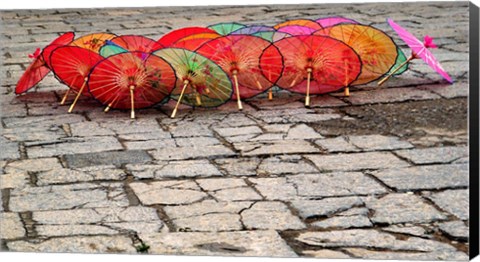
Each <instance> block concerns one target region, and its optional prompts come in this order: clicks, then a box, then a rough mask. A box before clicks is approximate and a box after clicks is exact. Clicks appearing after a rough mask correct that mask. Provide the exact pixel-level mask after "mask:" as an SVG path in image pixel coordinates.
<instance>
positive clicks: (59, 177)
mask: <svg viewBox="0 0 480 262" xmlns="http://www.w3.org/2000/svg"><path fill="white" fill-rule="evenodd" d="M36 177H37V185H40V186H43V185H50V184H61V183H72V182H88V181H96V180H123V179H125V178H126V177H127V174H125V172H124V171H123V170H122V169H117V168H115V166H96V167H95V168H89V169H88V170H75V169H68V168H62V169H53V170H50V171H46V172H40V173H38V174H36Z"/></svg>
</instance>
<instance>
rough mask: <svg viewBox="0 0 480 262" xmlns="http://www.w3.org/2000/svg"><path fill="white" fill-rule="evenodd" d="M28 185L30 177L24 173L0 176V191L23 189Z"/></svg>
mask: <svg viewBox="0 0 480 262" xmlns="http://www.w3.org/2000/svg"><path fill="white" fill-rule="evenodd" d="M29 183H30V177H29V176H28V174H27V173H24V172H14V173H7V174H1V175H0V189H5V188H24V187H25V186H27V185H28V184H29Z"/></svg>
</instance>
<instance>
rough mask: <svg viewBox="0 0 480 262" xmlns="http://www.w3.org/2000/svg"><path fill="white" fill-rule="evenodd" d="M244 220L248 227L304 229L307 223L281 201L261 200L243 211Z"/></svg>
mask: <svg viewBox="0 0 480 262" xmlns="http://www.w3.org/2000/svg"><path fill="white" fill-rule="evenodd" d="M241 216H242V221H243V224H244V225H245V227H247V228H248V229H255V230H257V229H275V230H288V229H303V228H305V227H306V226H305V224H304V223H303V222H302V221H301V220H300V219H299V218H298V217H296V216H294V215H293V214H292V213H291V212H290V210H289V209H288V207H287V206H286V205H285V204H284V203H281V202H274V201H260V202H256V203H255V204H253V205H252V206H251V207H250V208H248V209H245V210H243V211H242V213H241Z"/></svg>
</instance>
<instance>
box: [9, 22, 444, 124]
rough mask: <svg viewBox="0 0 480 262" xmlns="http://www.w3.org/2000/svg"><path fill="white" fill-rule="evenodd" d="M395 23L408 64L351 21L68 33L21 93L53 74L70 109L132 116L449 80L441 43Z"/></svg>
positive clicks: (41, 55)
mask: <svg viewBox="0 0 480 262" xmlns="http://www.w3.org/2000/svg"><path fill="white" fill-rule="evenodd" d="M388 23H389V24H390V26H392V28H393V29H394V30H395V31H396V32H397V33H398V35H399V36H400V38H401V39H402V40H404V41H405V42H406V44H407V45H408V46H409V47H410V48H411V54H410V56H409V57H407V56H406V55H405V54H404V53H403V52H402V50H401V49H400V48H399V47H398V46H397V45H396V44H395V43H394V41H393V40H392V38H391V37H390V36H388V35H387V34H386V33H385V32H383V31H381V30H379V29H377V28H374V27H372V26H368V25H363V24H360V23H358V22H356V21H354V20H352V19H347V18H343V17H327V18H321V19H318V20H308V19H297V20H289V21H286V22H283V23H280V24H277V25H275V26H273V27H269V26H263V25H248V26H247V25H243V24H239V23H220V24H215V25H212V26H209V27H187V28H181V29H177V30H174V31H172V32H169V33H167V34H165V35H163V36H162V37H161V38H160V39H158V40H157V41H155V40H153V39H150V38H147V37H144V36H140V35H122V36H117V35H114V34H110V33H94V34H89V35H86V36H82V37H79V38H77V39H75V35H74V33H73V32H68V33H65V34H63V35H61V36H60V37H58V38H57V39H55V40H54V41H53V42H52V43H50V44H49V45H48V46H46V47H45V48H44V49H42V50H41V49H37V50H36V51H35V53H34V54H32V55H29V56H30V57H31V58H33V59H34V61H33V62H32V64H31V65H30V66H29V67H28V68H27V70H26V71H25V73H24V74H23V75H22V77H21V78H20V80H19V81H18V83H17V86H16V93H17V94H21V93H24V92H26V91H27V90H28V89H30V88H32V87H33V86H35V85H36V84H37V83H38V82H40V81H41V80H42V79H43V78H44V77H45V75H47V74H48V73H49V72H50V71H52V72H53V73H54V75H55V77H56V78H57V79H58V80H59V81H60V82H61V83H63V84H65V85H67V86H68V87H69V90H68V91H67V92H66V93H65V95H64V97H63V99H62V101H61V104H64V103H66V101H67V100H69V99H70V100H73V101H72V103H71V106H70V108H69V110H68V112H72V110H73V109H74V107H75V105H76V103H77V101H78V99H79V97H80V96H81V95H84V96H88V97H93V98H95V99H97V100H98V101H100V102H101V103H102V104H104V105H105V106H106V107H105V111H108V110H109V109H110V108H117V109H131V117H132V118H135V109H136V108H145V107H150V106H152V105H155V104H158V103H164V102H166V101H168V99H169V98H172V99H174V100H176V101H177V103H176V106H175V108H174V110H173V112H172V114H171V117H175V115H176V112H177V109H178V105H179V104H180V103H184V104H187V105H190V106H194V107H196V106H199V107H215V106H219V105H221V104H223V103H225V102H226V101H228V100H230V99H235V100H236V101H237V103H238V108H239V109H240V110H241V109H242V100H241V99H247V98H251V97H253V96H256V95H258V94H260V93H264V92H268V97H269V99H272V91H271V90H272V87H274V86H278V87H280V88H282V89H285V90H289V91H291V92H296V93H301V94H305V105H306V106H309V105H310V95H312V94H324V93H328V92H334V91H338V90H341V89H344V90H345V91H344V92H345V95H346V96H348V95H349V87H351V86H357V85H363V84H367V83H370V82H372V81H376V80H379V79H380V78H382V77H383V80H381V81H380V82H379V85H380V84H382V83H383V82H384V81H386V80H387V79H388V78H389V77H390V76H392V75H395V74H401V73H403V72H404V71H406V70H407V69H408V63H409V62H410V61H411V60H412V59H415V58H422V59H423V60H424V61H425V62H426V63H427V64H428V65H430V66H431V67H432V68H433V69H435V70H436V71H437V72H439V73H440V74H441V75H442V76H443V77H444V78H445V79H446V80H447V81H449V82H452V80H451V78H450V77H449V76H448V74H447V73H446V72H445V70H443V68H442V67H441V66H440V64H439V63H438V62H437V61H436V60H435V58H434V57H433V55H432V53H431V52H430V51H429V50H428V49H429V48H435V47H436V46H435V44H433V41H432V38H430V37H428V36H426V37H425V39H424V41H423V42H422V41H420V40H418V39H417V38H415V37H414V36H413V35H411V34H410V33H409V32H407V31H406V30H405V29H403V28H402V27H400V26H399V25H398V24H396V23H395V22H393V21H392V20H390V19H389V20H388Z"/></svg>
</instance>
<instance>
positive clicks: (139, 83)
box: [88, 52, 176, 118]
mask: <svg viewBox="0 0 480 262" xmlns="http://www.w3.org/2000/svg"><path fill="white" fill-rule="evenodd" d="M175 82H176V77H175V72H174V71H173V68H172V67H171V66H170V65H169V64H168V63H167V62H166V61H165V60H163V59H162V58H160V57H158V56H155V55H150V54H147V53H144V52H126V53H120V54H117V55H112V56H110V57H108V58H106V59H104V60H102V61H101V62H99V63H98V64H97V65H96V66H95V67H93V69H92V70H91V73H90V75H89V80H88V88H89V91H90V93H91V94H92V96H93V97H94V98H96V99H97V100H99V101H100V102H101V103H102V104H104V105H107V107H106V111H108V109H110V108H119V109H126V108H130V109H131V114H130V117H131V118H135V108H145V107H149V106H152V105H154V104H157V103H159V102H161V101H165V100H166V98H167V97H168V95H169V94H170V92H171V91H172V89H173V88H174V86H175Z"/></svg>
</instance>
